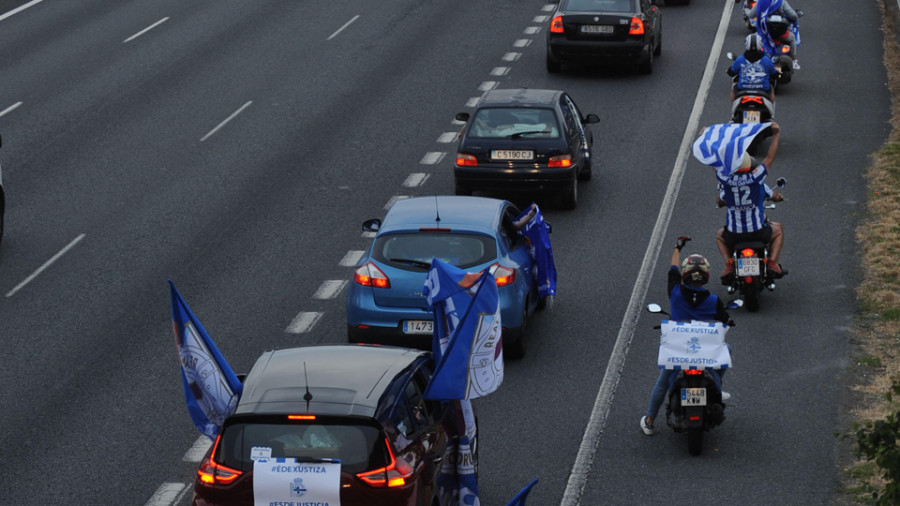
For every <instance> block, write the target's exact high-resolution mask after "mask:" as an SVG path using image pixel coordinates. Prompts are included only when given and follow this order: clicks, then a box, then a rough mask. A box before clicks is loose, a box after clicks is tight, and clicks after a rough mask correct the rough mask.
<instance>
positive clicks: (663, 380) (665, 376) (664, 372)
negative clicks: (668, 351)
mask: <svg viewBox="0 0 900 506" xmlns="http://www.w3.org/2000/svg"><path fill="white" fill-rule="evenodd" d="M727 370H728V369H717V372H718V373H719V381H720V382H721V380H722V377H724V376H725V371H727ZM674 372H676V371H675V370H673V369H660V370H659V376H657V378H656V384H655V385H653V391H652V392H650V404H649V405H648V406H647V417H648V418H653V419H654V420H655V419H656V415H657V414H659V408H660V406H662V403H663V401H664V400H665V399H666V393H667V392H668V391H669V381H670V379H671V377H672V373H674Z"/></svg>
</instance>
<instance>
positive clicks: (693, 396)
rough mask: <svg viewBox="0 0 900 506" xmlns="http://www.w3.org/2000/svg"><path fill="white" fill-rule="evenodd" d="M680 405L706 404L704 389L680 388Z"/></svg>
mask: <svg viewBox="0 0 900 506" xmlns="http://www.w3.org/2000/svg"><path fill="white" fill-rule="evenodd" d="M681 405H682V406H706V389H705V388H682V389H681Z"/></svg>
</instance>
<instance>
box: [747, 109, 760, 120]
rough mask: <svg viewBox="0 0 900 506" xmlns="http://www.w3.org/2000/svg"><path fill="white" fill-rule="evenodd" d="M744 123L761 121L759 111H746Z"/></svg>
mask: <svg viewBox="0 0 900 506" xmlns="http://www.w3.org/2000/svg"><path fill="white" fill-rule="evenodd" d="M744 123H759V111H744Z"/></svg>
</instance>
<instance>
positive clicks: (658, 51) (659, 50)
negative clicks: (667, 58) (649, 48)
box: [653, 23, 662, 56]
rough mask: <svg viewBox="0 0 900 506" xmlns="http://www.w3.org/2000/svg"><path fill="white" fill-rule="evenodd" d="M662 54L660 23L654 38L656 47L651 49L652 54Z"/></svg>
mask: <svg viewBox="0 0 900 506" xmlns="http://www.w3.org/2000/svg"><path fill="white" fill-rule="evenodd" d="M661 54H662V23H660V25H659V37H657V38H656V49H654V50H653V56H659V55H661Z"/></svg>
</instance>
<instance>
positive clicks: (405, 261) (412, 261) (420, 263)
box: [388, 258, 431, 269]
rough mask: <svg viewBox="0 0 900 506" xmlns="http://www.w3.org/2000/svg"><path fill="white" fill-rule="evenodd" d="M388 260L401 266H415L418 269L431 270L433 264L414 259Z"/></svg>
mask: <svg viewBox="0 0 900 506" xmlns="http://www.w3.org/2000/svg"><path fill="white" fill-rule="evenodd" d="M388 260H389V261H391V262H397V263H401V264H409V265H415V266H416V267H421V268H423V269H429V268H431V262H423V261H421V260H415V259H413V258H388Z"/></svg>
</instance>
